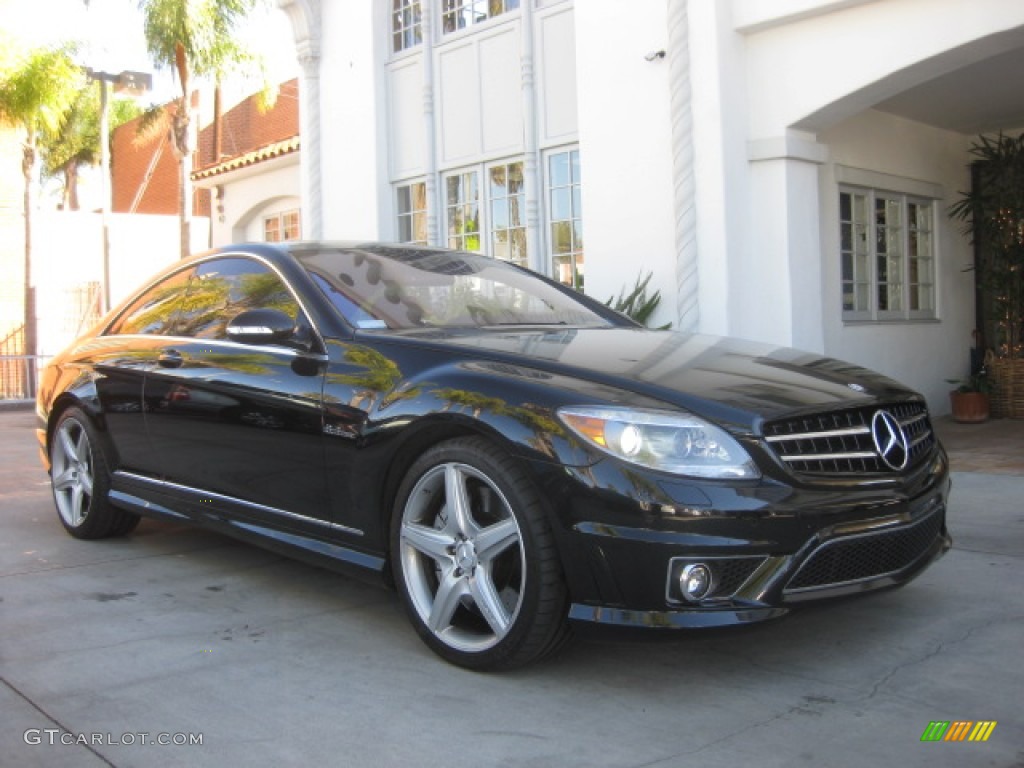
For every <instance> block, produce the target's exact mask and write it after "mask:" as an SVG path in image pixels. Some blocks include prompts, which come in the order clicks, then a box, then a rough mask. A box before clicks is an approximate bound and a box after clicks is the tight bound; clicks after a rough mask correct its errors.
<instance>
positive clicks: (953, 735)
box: [921, 720, 997, 741]
mask: <svg viewBox="0 0 1024 768" xmlns="http://www.w3.org/2000/svg"><path fill="white" fill-rule="evenodd" d="M996 724H997V721H995V720H978V721H977V722H975V721H974V720H953V721H949V720H932V721H931V722H930V723H928V727H927V728H925V729H924V733H922V734H921V741H988V737H989V736H991V735H992V731H994V730H995V729H996Z"/></svg>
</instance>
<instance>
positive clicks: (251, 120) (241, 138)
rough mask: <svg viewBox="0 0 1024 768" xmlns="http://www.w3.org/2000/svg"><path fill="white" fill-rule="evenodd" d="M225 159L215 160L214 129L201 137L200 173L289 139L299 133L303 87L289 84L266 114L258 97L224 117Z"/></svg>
mask: <svg viewBox="0 0 1024 768" xmlns="http://www.w3.org/2000/svg"><path fill="white" fill-rule="evenodd" d="M221 126H222V127H221V156H220V157H219V158H215V157H214V156H213V126H212V125H208V126H206V127H205V128H203V130H202V131H201V132H200V134H199V157H198V158H197V162H196V167H195V169H196V170H199V169H200V168H205V167H208V166H211V165H216V164H217V163H218V162H221V161H224V160H227V159H229V158H232V157H238V156H239V155H244V154H245V153H247V152H251V151H252V150H254V149H259V148H260V147H263V146H266V145H267V144H272V143H274V142H276V141H282V140H284V139H289V138H291V137H292V136H296V135H297V134H298V133H299V83H298V80H294V79H293V80H289V81H288V82H286V83H282V84H281V85H280V86H279V88H278V94H277V101H276V102H275V103H274V106H273V107H271V108H270V109H269V110H267V111H266V112H261V111H260V108H259V97H258V96H256V95H254V96H250V97H249V98H247V99H245V100H244V101H242V102H240V103H239V104H238V105H237V106H235V107H234V108H232V109H230V110H228V111H227V112H225V113H224V114H223V115H222V116H221Z"/></svg>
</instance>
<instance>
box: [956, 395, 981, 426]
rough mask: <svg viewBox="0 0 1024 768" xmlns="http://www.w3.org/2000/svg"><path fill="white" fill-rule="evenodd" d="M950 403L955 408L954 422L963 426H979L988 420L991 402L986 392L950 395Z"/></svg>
mask: <svg viewBox="0 0 1024 768" xmlns="http://www.w3.org/2000/svg"><path fill="white" fill-rule="evenodd" d="M949 402H950V404H951V405H952V406H953V421H959V422H961V423H963V424H979V423H981V422H983V421H987V420H988V413H989V400H988V395H986V394H985V393H984V392H958V391H957V390H953V391H952V392H950V393H949Z"/></svg>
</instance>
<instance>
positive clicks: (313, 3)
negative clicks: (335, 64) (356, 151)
mask: <svg viewBox="0 0 1024 768" xmlns="http://www.w3.org/2000/svg"><path fill="white" fill-rule="evenodd" d="M277 4H278V6H279V7H280V8H281V10H283V11H285V13H287V14H288V17H289V19H291V22H292V30H293V32H294V34H295V50H296V54H297V56H298V60H299V64H300V65H301V67H302V78H301V79H300V81H299V125H300V128H299V132H300V137H301V138H300V141H301V144H300V149H299V153H300V155H299V156H300V163H301V175H302V236H303V238H304V239H306V240H319V239H320V238H322V237H323V233H324V227H323V178H322V172H321V142H320V137H321V120H320V29H321V24H320V2H319V0H277Z"/></svg>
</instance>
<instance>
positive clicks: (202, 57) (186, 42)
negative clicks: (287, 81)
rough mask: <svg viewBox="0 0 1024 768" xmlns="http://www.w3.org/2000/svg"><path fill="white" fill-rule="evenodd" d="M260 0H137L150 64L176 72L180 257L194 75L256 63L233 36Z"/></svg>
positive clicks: (173, 118)
mask: <svg viewBox="0 0 1024 768" xmlns="http://www.w3.org/2000/svg"><path fill="white" fill-rule="evenodd" d="M257 1H258V0H139V9H140V10H141V11H142V16H143V26H144V31H145V36H146V48H147V50H148V51H149V55H150V58H151V59H152V60H153V64H154V66H156V67H158V68H169V69H171V70H173V72H174V73H175V75H176V77H177V80H178V85H179V87H180V94H179V95H178V97H177V98H176V99H175V100H174V102H173V104H172V105H170V110H169V112H170V114H169V117H170V123H171V136H172V138H173V141H172V144H173V146H174V149H175V154H177V156H178V175H179V196H178V214H179V216H180V217H181V255H182V258H184V257H185V256H187V255H188V253H189V250H190V246H189V244H190V242H191V229H192V178H191V175H192V145H191V141H190V134H191V131H190V125H191V123H192V102H191V90H192V78H193V77H213V78H214V79H215V80H216V81H217V82H219V81H220V80H221V78H222V77H223V76H224V75H225V74H227V73H228V72H229V71H231V70H237V69H244V68H248V67H251V66H253V65H254V64H257V63H258V61H259V60H258V58H257V57H256V56H254V55H253V54H251V53H250V52H249V51H247V50H246V49H244V48H243V47H242V46H240V45H239V44H238V43H237V42H235V41H234V40H233V39H232V35H233V34H234V33H235V32H236V30H237V29H238V27H239V25H240V24H241V23H242V22H243V21H244V20H245V18H246V17H247V16H248V15H249V13H250V12H251V11H252V10H253V8H254V7H255V5H256V2H257Z"/></svg>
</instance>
